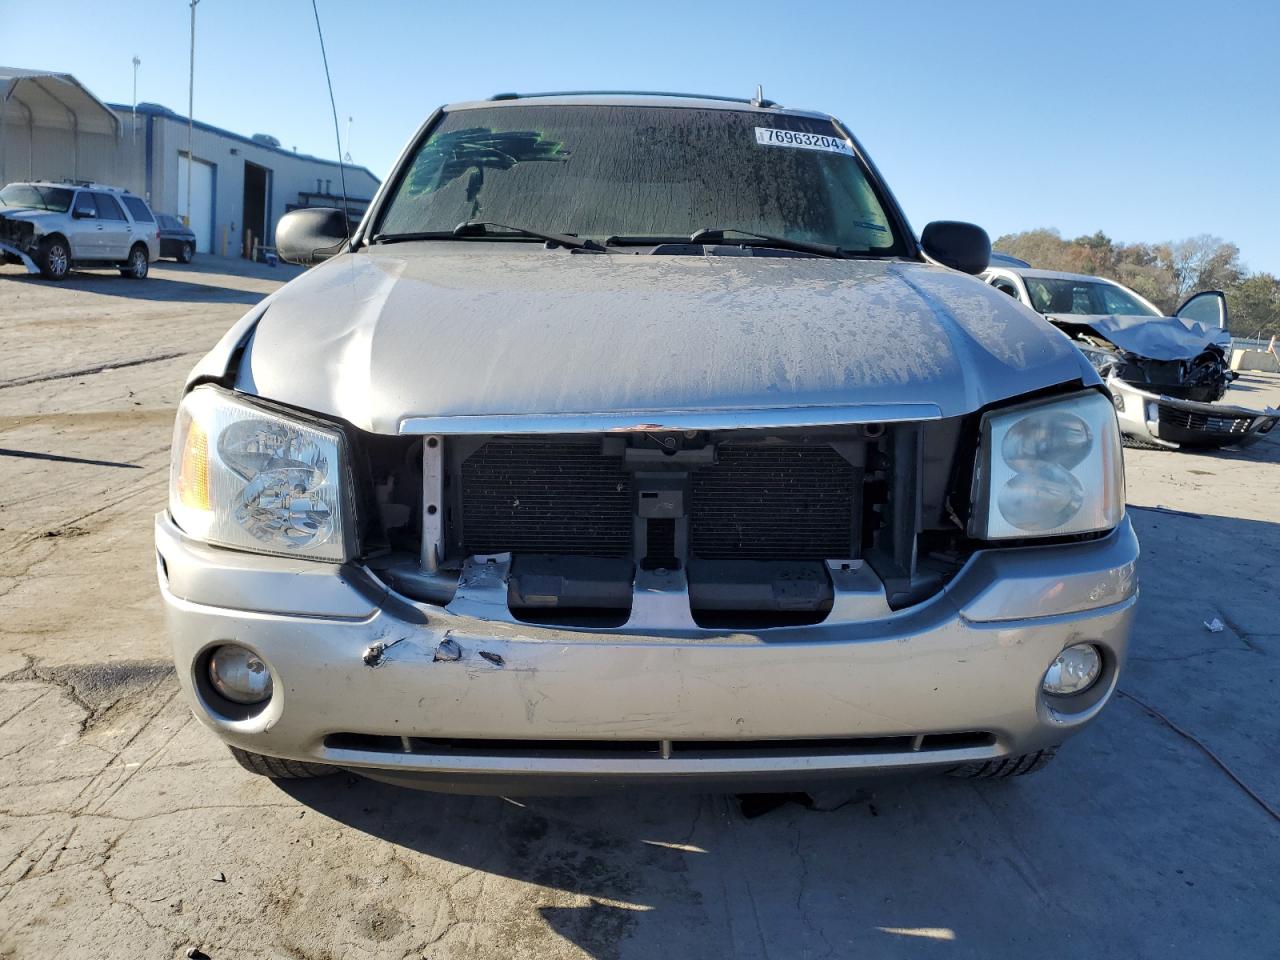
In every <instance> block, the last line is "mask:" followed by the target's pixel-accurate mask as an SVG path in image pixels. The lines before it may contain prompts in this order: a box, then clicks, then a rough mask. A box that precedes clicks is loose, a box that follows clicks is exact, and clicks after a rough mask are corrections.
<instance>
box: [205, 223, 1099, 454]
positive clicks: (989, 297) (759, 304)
mask: <svg viewBox="0 0 1280 960" xmlns="http://www.w3.org/2000/svg"><path fill="white" fill-rule="evenodd" d="M246 320H247V321H248V320H250V318H246ZM246 325H247V324H246ZM233 335H234V331H233V334H232V335H229V337H228V341H229V340H230V339H231V338H232V336H233ZM228 341H224V343H226V342H228ZM210 359H212V357H211V358H210ZM197 369H200V368H197ZM238 371H239V372H238V379H237V387H238V388H239V389H241V390H244V391H245V392H248V393H253V394H258V395H260V396H264V397H269V398H271V399H274V400H277V401H280V402H283V403H287V404H291V405H294V406H297V407H300V408H303V409H307V410H312V411H315V412H318V413H324V414H329V415H332V416H337V417H341V418H343V419H345V420H348V421H350V422H351V423H353V424H354V425H356V426H357V427H360V428H362V429H365V430H371V431H374V432H378V433H396V432H399V431H400V429H401V426H402V422H403V421H404V420H406V419H409V418H415V417H493V416H535V415H538V416H545V415H565V414H583V413H586V414H593V415H594V414H601V415H610V414H632V413H640V412H643V411H673V410H688V411H694V412H704V411H730V412H731V411H733V410H735V409H759V408H780V407H824V406H833V407H834V406H846V407H847V406H850V405H862V404H872V405H880V404H917V405H920V404H923V405H924V407H923V408H922V409H924V410H928V409H930V407H936V414H934V415H939V416H954V415H958V414H961V413H966V412H969V411H972V410H975V409H977V408H978V407H981V406H983V405H985V404H987V403H990V402H992V401H994V400H998V399H1003V398H1006V397H1012V396H1016V395H1019V394H1022V393H1027V392H1030V391H1033V390H1037V389H1040V388H1043V387H1046V386H1050V385H1053V384H1058V383H1065V382H1068V381H1072V380H1080V379H1082V378H1083V379H1085V380H1086V381H1087V382H1096V376H1095V375H1094V374H1093V371H1092V368H1090V367H1089V366H1088V365H1087V364H1086V363H1085V362H1084V361H1083V359H1082V358H1081V357H1080V355H1079V353H1078V352H1077V351H1076V350H1075V349H1074V348H1073V347H1072V346H1071V345H1070V342H1069V341H1068V339H1067V338H1066V337H1065V336H1064V335H1063V334H1062V333H1060V332H1059V331H1057V330H1055V329H1054V328H1053V327H1052V326H1051V325H1050V324H1048V323H1046V322H1045V321H1044V320H1043V319H1042V318H1041V317H1039V316H1038V315H1036V314H1034V313H1032V312H1031V311H1030V310H1028V309H1026V308H1025V307H1022V306H1021V305H1019V304H1016V303H1014V301H1012V300H1011V299H1010V298H1009V297H1008V296H1007V295H1005V294H1003V293H1001V292H999V291H998V290H994V289H993V288H991V287H988V286H986V285H985V284H982V283H981V282H979V281H977V280H975V279H974V278H972V277H967V276H964V275H962V274H958V273H955V272H953V271H950V270H946V269H944V268H941V267H935V266H929V265H926V264H917V263H903V262H888V261H856V260H828V259H809V258H790V257H785V258H784V257H746V256H644V255H639V256H637V255H633V254H622V253H619V254H610V255H598V254H585V255H575V254H569V253H568V252H566V251H548V250H545V249H543V248H542V247H540V246H536V247H535V246H532V245H524V244H521V245H519V247H518V248H516V247H514V245H513V244H492V243H477V242H467V243H465V244H464V243H451V242H438V243H410V244H400V245H394V246H387V247H374V248H371V249H366V250H364V251H362V252H360V253H356V254H345V255H343V256H340V257H337V258H334V259H333V260H330V261H328V262H327V263H325V264H322V265H321V266H319V267H317V268H315V269H313V270H310V271H308V272H307V273H306V274H304V275H303V276H302V277H299V278H298V279H297V280H295V281H293V282H292V283H290V284H289V285H288V286H286V287H284V288H282V289H281V290H279V291H278V292H277V293H276V294H275V295H273V296H272V297H271V298H270V300H269V301H268V302H267V303H266V304H265V311H264V312H263V313H262V318H261V320H260V321H259V322H258V323H257V326H256V328H254V330H253V333H252V336H251V338H250V340H249V342H248V345H247V347H246V350H245V355H244V359H243V361H242V362H241V364H240V365H239V367H238Z"/></svg>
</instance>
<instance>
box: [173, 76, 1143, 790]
mask: <svg viewBox="0 0 1280 960" xmlns="http://www.w3.org/2000/svg"><path fill="white" fill-rule="evenodd" d="M276 242H277V245H278V249H279V251H280V255H281V257H282V258H284V259H287V260H291V261H294V262H299V263H307V264H314V263H318V262H319V261H325V262H323V263H318V265H317V266H315V267H314V268H313V269H311V270H308V271H307V272H306V273H304V274H302V275H301V276H299V277H298V278H297V279H295V280H293V281H292V282H291V283H289V284H287V285H285V286H284V287H282V288H280V289H279V290H277V291H276V292H275V293H274V294H272V295H271V296H270V297H269V298H267V300H264V301H263V302H262V303H261V304H259V305H258V306H257V307H256V308H255V309H254V310H253V311H252V312H250V313H249V314H248V315H247V316H245V317H244V318H243V319H242V320H241V321H240V323H238V324H237V325H236V326H235V327H233V328H232V329H231V330H230V331H229V332H228V333H227V334H226V336H225V337H223V339H222V341H221V342H220V343H219V344H218V346H217V347H215V348H214V350H213V351H212V352H211V353H209V354H208V355H207V356H206V357H205V358H204V359H203V360H202V361H201V362H200V364H199V365H198V366H197V367H196V369H195V371H194V372H193V373H192V375H191V377H190V379H189V380H188V381H187V385H186V389H185V390H184V391H183V393H184V396H183V398H182V401H181V404H180V407H179V411H178V421H177V426H176V431H175V434H174V450H173V465H172V473H171V486H170V497H169V507H168V509H167V510H166V511H164V512H162V513H161V514H160V515H159V516H158V517H157V518H156V527H155V530H156V548H157V557H158V562H157V568H158V573H159V579H160V587H161V591H162V593H163V596H164V600H165V605H166V608H167V612H168V625H169V633H170V637H171V640H172V644H173V651H174V656H175V659H176V662H177V666H178V679H179V682H180V683H181V685H182V688H183V691H184V693H185V694H186V696H187V698H188V701H189V703H190V704H191V706H192V707H193V709H194V710H195V712H196V715H197V716H198V717H199V718H200V720H202V721H203V722H204V723H205V724H206V725H207V726H208V727H209V728H210V729H212V730H213V731H214V732H215V733H216V734H217V735H218V736H219V737H221V738H222V740H224V741H225V742H226V743H227V744H228V745H229V746H230V747H231V748H232V751H233V753H234V754H235V756H236V757H237V758H238V759H239V761H240V762H241V763H242V764H243V765H244V766H246V767H248V768H249V769H250V770H253V771H255V772H258V773H261V774H265V775H267V776H272V777H298V776H312V775H317V774H322V773H331V772H333V771H335V770H336V769H339V768H344V767H347V768H352V769H355V770H359V771H361V772H362V773H364V774H366V775H367V776H370V777H375V778H381V779H383V780H389V781H392V782H396V783H402V784H410V785H414V786H419V787H428V788H431V789H437V790H453V791H460V792H487V791H498V792H501V793H504V794H511V793H521V792H559V793H580V792H592V791H595V790H597V789H603V788H606V787H610V786H619V785H627V784H636V783H640V784H664V785H671V784H676V785H684V786H687V785H691V784H698V785H700V787H706V786H707V785H708V784H711V785H715V786H717V787H718V788H719V789H731V788H735V789H736V788H741V787H748V788H750V786H751V785H752V784H755V785H756V789H758V788H759V785H760V784H762V783H763V784H767V785H768V787H767V789H773V790H777V789H786V786H785V785H786V784H791V785H792V787H791V788H792V789H807V788H808V786H809V785H811V784H813V783H815V782H822V781H824V780H831V779H840V778H845V777H856V776H861V775H864V774H871V773H887V772H900V771H903V770H910V769H926V770H928V769H932V770H949V771H951V772H953V773H955V774H957V775H959V776H964V777H978V778H992V777H1006V776H1015V775H1019V774H1023V773H1029V772H1031V771H1033V770H1037V769H1039V768H1040V767H1042V766H1043V765H1044V764H1045V763H1046V762H1047V761H1048V759H1049V757H1050V756H1051V755H1052V754H1053V749H1054V747H1055V746H1056V745H1057V744H1059V743H1061V742H1062V741H1064V740H1066V739H1067V738H1068V737H1070V736H1071V735H1072V734H1074V733H1076V732H1077V731H1079V730H1080V729H1082V728H1083V727H1085V726H1086V725H1088V724H1089V723H1090V721H1092V720H1093V719H1094V718H1095V717H1096V716H1097V715H1098V713H1099V711H1101V710H1102V709H1103V708H1104V707H1105V705H1106V704H1107V702H1108V701H1109V700H1110V699H1111V698H1112V695H1113V692H1114V690H1115V688H1116V683H1117V680H1118V678H1119V676H1120V673H1121V671H1122V669H1123V665H1124V659H1125V651H1126V649H1127V646H1128V641H1129V631H1130V627H1131V625H1132V620H1133V615H1134V603H1135V601H1136V595H1137V580H1136V576H1135V567H1134V565H1135V562H1136V560H1137V557H1138V543H1137V540H1136V538H1135V537H1134V533H1133V528H1132V527H1131V526H1130V523H1129V520H1128V519H1127V518H1126V516H1125V508H1124V503H1125V498H1124V475H1123V472H1122V461H1121V449H1120V437H1119V431H1118V429H1117V425H1116V412H1115V408H1114V407H1113V406H1112V403H1111V400H1110V398H1109V397H1108V396H1107V394H1106V391H1105V389H1104V387H1103V385H1102V381H1101V379H1100V377H1099V375H1098V372H1097V371H1096V370H1095V369H1094V368H1093V367H1092V366H1091V365H1090V364H1089V363H1088V361H1086V360H1085V358H1084V356H1083V355H1082V354H1081V353H1080V352H1079V351H1078V350H1076V349H1075V348H1074V347H1073V346H1072V345H1071V343H1070V342H1069V341H1068V340H1067V338H1066V337H1063V336H1062V335H1061V334H1059V333H1058V332H1057V331H1056V330H1054V328H1053V327H1052V326H1051V325H1050V323H1049V322H1048V321H1047V320H1046V319H1045V318H1044V317H1042V316H1040V315H1039V314H1037V313H1035V312H1034V311H1032V310H1029V309H1027V308H1026V307H1024V306H1021V305H1019V304H1018V303H1016V302H1014V301H1013V300H1012V299H1010V298H1009V297H1007V296H1005V295H1004V294H1003V293H1000V292H999V291H997V290H995V289H994V288H992V287H990V286H987V285H985V284H983V283H981V282H980V281H978V280H976V279H975V278H974V277H973V276H967V275H966V274H977V273H981V272H982V271H983V270H985V269H987V266H988V258H989V256H990V252H991V248H990V242H989V240H988V239H987V235H986V233H985V232H983V231H982V230H981V228H979V227H976V226H974V225H972V224H963V223H956V222H954V221H934V222H933V223H930V224H929V225H928V226H926V227H925V229H924V231H923V234H922V235H921V237H920V238H919V239H917V237H916V235H915V233H914V232H913V231H912V230H911V228H910V226H909V225H908V224H907V222H906V219H905V218H904V216H903V214H902V211H901V209H900V208H899V207H898V205H897V204H896V203H895V202H894V200H893V197H892V195H891V194H890V193H889V191H888V188H887V187H886V186H885V185H884V183H883V181H882V180H881V179H880V176H879V174H878V173H877V172H876V169H875V167H874V166H873V165H872V163H871V161H870V160H869V159H867V157H866V155H865V154H864V153H863V151H862V148H861V146H860V145H859V144H858V143H857V141H856V140H854V139H853V137H852V136H851V135H850V134H849V133H848V131H847V130H846V128H845V127H844V126H842V125H841V124H840V123H839V121H837V120H836V119H835V118H833V117H831V116H829V115H827V114H823V113H814V112H810V111H804V110H791V109H783V108H781V107H777V106H776V105H774V104H771V103H769V102H767V101H764V100H762V99H760V98H757V99H756V100H755V101H751V102H746V101H734V100H727V99H723V98H711V97H688V96H676V95H671V96H661V95H652V94H635V95H620V94H610V93H602V94H569V95H539V96H528V97H524V96H516V95H504V96H502V97H500V98H498V99H495V100H490V101H482V102H471V103H462V104H454V105H452V106H448V107H444V108H442V109H441V110H439V111H437V112H436V113H435V114H433V115H432V117H431V119H430V120H428V122H427V123H426V124H425V125H424V126H423V128H422V129H421V130H420V131H419V133H418V134H417V136H416V137H415V138H414V139H413V141H412V142H411V143H410V145H409V147H408V148H407V150H406V151H405V153H404V154H403V156H402V158H401V160H400V162H399V164H398V165H397V167H396V169H395V170H394V171H393V172H392V174H391V176H390V177H388V179H387V181H386V183H385V184H384V185H383V187H382V190H381V192H380V193H379V194H378V196H377V197H376V198H375V199H374V201H373V203H372V205H371V206H370V208H369V212H368V213H367V214H366V216H365V219H364V222H363V223H362V224H361V225H360V227H359V228H358V230H357V231H356V232H355V234H354V235H349V234H348V232H347V217H346V215H345V214H344V212H343V211H341V210H335V209H328V210H325V209H316V208H312V209H304V210H295V211H293V212H292V213H289V214H287V215H286V216H285V217H284V218H283V219H282V220H281V221H280V225H279V227H278V229H277V237H276Z"/></svg>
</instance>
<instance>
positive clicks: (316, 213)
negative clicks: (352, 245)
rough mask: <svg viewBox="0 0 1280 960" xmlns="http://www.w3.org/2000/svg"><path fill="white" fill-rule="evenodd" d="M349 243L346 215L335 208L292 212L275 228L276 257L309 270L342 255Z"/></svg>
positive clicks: (317, 208)
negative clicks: (278, 256) (314, 265)
mask: <svg viewBox="0 0 1280 960" xmlns="http://www.w3.org/2000/svg"><path fill="white" fill-rule="evenodd" d="M350 240H351V237H350V235H349V234H348V232H347V217H346V214H344V213H343V212H342V211H341V210H338V209H336V208H334V207H306V208H303V209H302V210H293V211H291V212H289V213H286V214H285V215H284V216H283V217H281V218H280V222H279V223H278V224H277V225H276V253H278V254H279V255H280V258H281V259H282V260H288V261H289V262H290V263H300V264H302V265H303V266H307V267H309V266H311V265H312V264H315V263H320V262H321V261H322V260H328V259H329V258H330V257H332V256H335V255H336V254H339V253H341V252H342V248H343V247H344V246H346V245H347V244H348V243H349V242H350Z"/></svg>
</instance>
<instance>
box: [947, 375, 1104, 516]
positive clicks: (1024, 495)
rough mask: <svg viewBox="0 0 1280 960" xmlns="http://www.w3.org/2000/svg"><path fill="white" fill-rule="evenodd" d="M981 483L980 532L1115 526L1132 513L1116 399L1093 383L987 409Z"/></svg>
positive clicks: (977, 503)
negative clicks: (1127, 510)
mask: <svg viewBox="0 0 1280 960" xmlns="http://www.w3.org/2000/svg"><path fill="white" fill-rule="evenodd" d="M973 489H974V510H973V515H972V519H971V520H970V522H969V535H970V536H973V537H978V538H981V539H984V540H1001V539H1012V538H1018V539H1021V538H1024V537H1060V536H1064V535H1066V534H1073V533H1093V532H1096V531H1101V530H1110V529H1111V528H1112V527H1114V526H1115V525H1116V524H1118V523H1119V522H1120V519H1121V518H1122V517H1123V516H1124V461H1123V459H1122V456H1121V452H1120V431H1119V429H1118V427H1117V426H1116V411H1115V408H1114V407H1113V406H1112V405H1111V401H1110V400H1108V399H1107V397H1106V396H1104V395H1103V394H1102V393H1099V392H1097V391H1093V390H1090V391H1089V392H1087V393H1079V394H1076V395H1074V396H1072V397H1068V398H1067V399H1065V400H1050V401H1042V402H1039V403H1035V404H1027V405H1024V406H1020V407H1014V408H1012V409H1007V410H998V411H995V412H993V413H988V414H986V415H985V416H984V417H983V418H982V441H981V447H980V449H979V451H978V462H977V467H976V470H975V476H974V486H973Z"/></svg>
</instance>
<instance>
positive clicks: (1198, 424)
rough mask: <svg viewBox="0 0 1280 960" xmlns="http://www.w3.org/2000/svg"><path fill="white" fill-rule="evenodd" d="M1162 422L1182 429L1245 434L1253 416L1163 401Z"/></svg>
mask: <svg viewBox="0 0 1280 960" xmlns="http://www.w3.org/2000/svg"><path fill="white" fill-rule="evenodd" d="M1160 424H1161V425H1162V426H1169V427H1176V428H1178V429H1180V430H1195V431H1204V432H1210V433H1239V434H1244V433H1248V432H1249V428H1250V427H1252V426H1253V418H1252V417H1237V416H1234V415H1232V414H1229V413H1222V414H1209V413H1199V412H1196V411H1191V410H1183V409H1180V408H1178V407H1174V406H1171V405H1169V404H1166V403H1162V404H1160Z"/></svg>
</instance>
